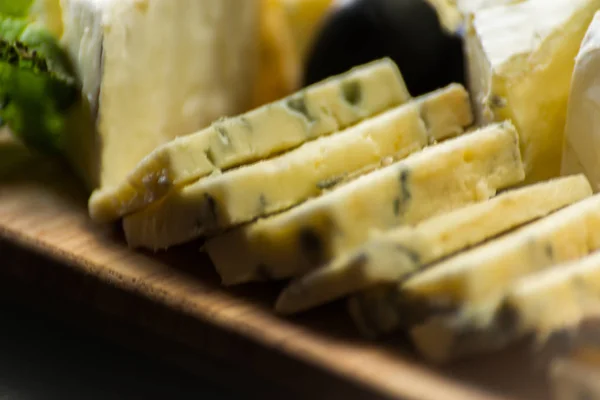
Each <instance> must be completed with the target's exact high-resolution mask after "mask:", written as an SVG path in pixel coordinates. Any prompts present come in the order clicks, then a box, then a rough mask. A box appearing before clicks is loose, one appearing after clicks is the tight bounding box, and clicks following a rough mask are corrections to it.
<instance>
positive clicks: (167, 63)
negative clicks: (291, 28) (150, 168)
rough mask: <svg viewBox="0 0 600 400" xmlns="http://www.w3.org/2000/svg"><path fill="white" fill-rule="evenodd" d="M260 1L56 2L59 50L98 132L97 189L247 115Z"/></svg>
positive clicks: (110, 0) (106, 186)
mask: <svg viewBox="0 0 600 400" xmlns="http://www.w3.org/2000/svg"><path fill="white" fill-rule="evenodd" d="M257 1H258V0H248V1H244V2H239V1H236V0H206V1H200V2H199V1H197V0H178V1H172V0H144V1H138V0H62V1H61V5H62V17H63V35H62V38H61V41H62V43H63V45H64V48H65V49H66V51H67V53H68V54H69V55H70V57H71V59H72V61H73V63H74V66H75V69H76V72H77V74H78V76H79V78H80V79H81V83H82V91H83V95H84V98H85V99H86V100H87V103H88V104H89V109H90V110H91V113H92V115H93V117H94V121H95V123H96V124H95V125H96V128H97V129H96V131H97V140H96V142H95V143H94V144H93V146H94V149H95V150H97V152H98V153H99V164H100V165H99V167H100V168H99V171H100V172H99V173H100V180H99V185H98V187H99V188H110V187H113V186H114V185H117V184H119V183H120V182H121V181H122V180H123V179H125V178H126V176H127V174H128V172H129V171H130V170H131V169H133V168H134V167H135V166H136V164H138V163H139V162H140V161H141V160H142V159H143V158H144V157H145V156H146V155H147V154H148V153H150V152H151V151H152V150H154V149H155V148H156V147H157V146H159V145H162V144H163V143H165V142H168V141H170V140H172V139H174V138H175V137H177V136H180V135H186V134H189V133H192V132H194V131H197V130H198V129H202V128H204V127H206V126H207V125H208V124H210V123H211V122H212V121H213V120H215V119H216V118H219V117H221V116H223V115H228V114H237V113H241V112H243V111H245V110H247V109H248V107H249V106H250V101H251V100H252V99H251V96H252V89H253V87H252V82H253V81H254V79H255V77H256V70H257V68H258V51H257V45H258V40H259V36H258V27H259V18H258V12H259V9H258V4H257ZM159 26H160V27H163V28H164V29H157V27H159ZM224 26H227V27H228V29H224V28H223V27H224ZM78 150H79V151H84V150H82V149H76V150H74V151H78Z"/></svg>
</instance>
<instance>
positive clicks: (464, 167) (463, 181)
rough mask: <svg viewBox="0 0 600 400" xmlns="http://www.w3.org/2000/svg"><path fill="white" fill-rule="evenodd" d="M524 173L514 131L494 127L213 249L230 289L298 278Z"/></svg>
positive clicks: (221, 240) (230, 236)
mask: <svg viewBox="0 0 600 400" xmlns="http://www.w3.org/2000/svg"><path fill="white" fill-rule="evenodd" d="M523 175H524V171H523V165H522V162H521V157H520V153H519V150H518V139H517V133H516V131H515V130H514V127H513V126H512V125H510V124H509V123H505V124H494V125H492V126H490V127H487V128H485V129H482V130H480V131H477V132H473V133H469V134H465V135H462V136H460V137H458V138H455V139H450V140H448V141H445V142H443V143H440V144H437V145H434V146H430V147H428V148H426V149H424V150H422V151H420V152H418V153H416V154H413V155H411V156H410V157H408V158H407V159H405V160H403V161H400V162H397V163H394V164H392V165H390V166H387V167H385V168H382V169H380V170H377V171H374V172H371V173H369V174H367V175H364V176H361V177H359V178H358V179H356V180H354V181H352V182H350V183H348V184H345V185H340V186H339V187H337V188H335V189H334V190H332V191H331V192H329V193H326V194H324V195H322V196H321V197H319V198H316V199H312V200H309V201H307V202H306V203H304V204H302V205H300V206H298V207H296V208H293V209H291V210H289V211H287V212H284V213H282V214H279V215H276V216H273V217H271V218H266V219H263V220H259V221H257V222H255V223H252V224H250V225H247V226H244V227H241V228H239V229H236V230H233V231H231V232H228V233H225V234H224V235H222V236H220V237H217V238H214V239H212V240H210V241H208V242H207V243H206V249H207V251H208V253H209V255H210V257H211V259H212V261H213V263H214V264H215V267H216V268H217V271H218V272H219V275H220V276H221V279H222V281H223V283H225V284H228V285H230V284H237V283H242V282H247V281H252V280H264V279H280V278H288V277H292V276H298V275H300V274H302V273H305V272H306V271H308V270H310V269H312V268H315V267H317V266H319V265H322V264H323V263H325V262H327V261H329V260H331V259H332V258H333V257H335V256H337V255H339V254H342V253H344V252H346V251H348V250H350V249H352V248H354V247H356V246H358V245H360V244H362V243H363V242H364V241H365V240H366V239H367V238H368V236H369V233H370V232H372V231H377V230H387V229H391V228H393V227H396V226H398V225H402V224H414V223H418V222H420V221H422V220H424V219H425V218H429V217H432V216H434V215H436V214H440V213H443V212H447V211H449V210H452V209H454V208H457V207H460V206H462V205H465V204H469V203H473V202H477V201H481V200H484V199H487V198H489V197H491V196H494V195H495V193H496V190H498V189H502V188H505V187H508V186H511V185H514V184H516V183H518V182H520V181H521V180H522V179H523ZM231 249H236V250H235V251H231Z"/></svg>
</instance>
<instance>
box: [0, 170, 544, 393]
mask: <svg viewBox="0 0 600 400" xmlns="http://www.w3.org/2000/svg"><path fill="white" fill-rule="evenodd" d="M19 170H20V172H19V174H13V175H11V178H10V179H9V178H6V177H5V178H2V180H0V282H2V283H3V285H0V290H3V289H2V287H4V288H5V289H4V290H5V291H7V290H8V291H10V290H9V289H10V288H15V287H23V288H24V289H23V290H20V289H19V290H12V292H14V295H15V296H17V295H19V293H28V294H27V296H34V295H35V294H36V293H40V290H42V288H43V290H45V291H47V292H51V293H54V294H56V295H60V296H61V297H64V299H66V301H64V302H63V303H62V304H63V305H62V306H57V307H58V308H60V307H64V306H65V305H67V306H68V307H70V308H72V310H71V313H70V314H65V315H69V317H68V318H71V320H72V322H78V321H80V320H81V321H85V320H88V321H89V320H93V321H94V322H96V323H100V322H101V321H104V318H108V319H109V320H111V321H113V322H114V321H121V322H122V323H124V324H126V325H128V326H135V327H136V328H138V329H139V331H140V332H148V334H150V333H152V334H156V335H157V337H158V338H159V340H158V341H159V342H162V343H163V344H169V345H172V346H177V350H173V349H174V348H175V347H170V349H171V350H166V351H165V350H164V348H167V347H162V348H161V349H160V350H161V351H159V346H158V345H156V344H152V345H150V344H148V345H144V344H142V343H144V342H143V341H142V340H141V339H139V340H138V339H137V337H133V338H130V339H132V340H129V343H132V344H138V345H139V346H138V347H142V349H143V350H144V351H146V352H148V353H150V354H153V353H156V354H159V353H160V355H161V356H165V357H169V356H174V355H175V352H178V354H179V358H180V359H183V358H185V359H186V361H185V364H186V365H187V366H188V367H189V368H191V369H194V368H195V367H194V357H198V356H199V355H200V354H203V355H209V356H210V357H212V358H213V359H214V360H215V363H216V364H215V365H222V366H223V368H221V369H220V370H221V373H218V374H217V373H214V374H213V375H215V377H216V378H217V379H221V380H224V381H225V382H229V383H230V384H235V385H237V386H239V385H241V386H242V387H243V386H244V385H248V388H249V390H250V387H251V385H252V383H253V382H254V383H256V382H257V380H256V379H264V380H265V381H268V382H271V383H272V384H273V388H275V387H280V388H282V391H283V392H286V391H287V392H286V393H289V394H290V395H288V396H287V397H290V396H291V394H294V395H298V398H307V397H309V396H310V397H312V398H348V399H352V398H369V399H376V398H416V399H432V400H439V399H460V400H468V399H501V398H506V399H509V398H510V399H528V400H530V399H536V398H540V399H542V398H548V393H547V392H546V390H545V385H544V379H543V376H544V373H543V369H542V368H539V367H536V366H535V365H534V363H532V362H531V360H530V358H529V357H527V356H528V351H526V350H525V351H524V349H526V348H524V347H523V346H525V344H522V345H521V346H518V345H517V346H515V347H514V348H512V349H510V350H509V351H505V352H503V353H501V354H497V355H494V356H489V357H482V358H478V359H474V360H469V361H468V362H467V361H465V362H461V363H457V364H454V365H450V366H448V367H445V368H444V369H434V368H432V367H430V366H428V365H426V364H423V363H421V362H420V361H419V360H418V358H417V357H414V356H412V355H411V353H410V351H409V350H408V348H407V347H406V346H405V345H404V344H403V343H402V341H401V340H394V341H392V340H386V341H382V342H377V343H374V342H368V341H365V340H362V339H360V337H359V336H358V335H357V333H356V331H355V329H354V327H353V326H352V324H351V323H350V321H349V319H348V317H347V314H346V312H345V309H344V307H343V304H333V305H331V306H328V307H324V308H322V309H319V310H316V311H315V312H311V313H307V314H306V315H303V316H301V317H295V318H289V319H285V318H281V317H278V316H276V315H274V314H273V313H272V311H271V307H272V304H273V301H274V299H275V297H276V294H277V290H278V289H279V287H277V286H276V285H249V286H245V287H240V288H234V289H225V288H222V287H220V286H219V280H218V277H217V276H216V274H215V273H214V271H213V269H212V267H211V265H210V262H209V261H208V260H207V259H206V258H205V256H204V255H202V254H201V253H200V252H199V250H198V248H199V244H198V243H191V244H189V245H186V246H183V247H181V248H177V249H173V250H171V251H169V252H167V253H163V254H156V255H154V254H148V253H141V252H134V251H132V250H130V249H128V248H127V246H126V245H125V243H124V240H123V238H122V235H121V232H120V230H119V229H118V227H115V226H97V225H94V224H93V223H92V222H91V221H90V220H89V219H88V218H87V213H86V197H85V195H84V194H83V193H82V192H81V191H80V190H79V189H78V187H77V185H76V184H75V182H74V180H73V179H72V177H71V175H70V174H69V173H68V172H66V170H65V169H63V168H62V167H60V166H58V165H55V164H53V163H51V162H49V161H45V160H35V161H31V162H29V163H28V164H23V165H21V167H20V168H19ZM13 282H14V285H17V284H18V285H21V286H13ZM27 288H29V289H30V290H26V289H27ZM32 298H36V297H35V296H34V297H32ZM35 301H36V302H38V304H39V306H40V308H43V307H47V306H48V304H46V301H44V300H43V299H42V297H40V298H39V299H37V300H35ZM73 310H74V311H73ZM101 325H102V324H101ZM103 326H104V327H105V328H106V327H108V326H112V325H111V323H110V322H106V323H104V325H103ZM99 329H100V328H99ZM102 330H103V331H104V329H102ZM109 331H110V329H107V330H106V332H109ZM108 334H109V335H112V336H114V337H115V339H122V338H123V331H121V333H118V332H116V331H114V332H113V331H110V332H109V333H108ZM153 343H156V341H154V342H153ZM215 368H217V367H215ZM234 370H236V371H237V372H236V375H234V372H233V371H234ZM197 372H198V373H206V372H207V371H206V370H204V371H197ZM233 376H237V377H246V378H248V379H245V380H243V379H242V380H238V378H235V383H234V382H232V381H231V380H232V379H234V378H232V377H233ZM250 377H257V378H250ZM239 379H241V378H239ZM256 386H261V387H262V388H263V389H264V385H256ZM273 393H274V391H273V392H271V394H272V395H273ZM267 397H268V394H267ZM277 397H281V396H276V395H273V398H277Z"/></svg>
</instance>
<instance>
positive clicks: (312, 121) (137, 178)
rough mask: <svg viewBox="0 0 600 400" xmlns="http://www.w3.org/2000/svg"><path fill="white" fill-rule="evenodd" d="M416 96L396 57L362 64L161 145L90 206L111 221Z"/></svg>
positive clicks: (94, 216) (99, 193) (95, 215)
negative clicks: (204, 179)
mask: <svg viewBox="0 0 600 400" xmlns="http://www.w3.org/2000/svg"><path fill="white" fill-rule="evenodd" d="M408 100H410V95H409V93H408V91H407V89H406V86H405V84H404V80H403V79H402V76H401V74H400V72H399V71H398V68H397V67H396V65H395V64H394V63H393V61H391V60H390V59H383V60H379V61H375V62H372V63H369V64H367V65H363V66H360V67H356V68H354V69H352V70H350V71H348V72H347V73H345V74H342V75H340V76H336V77H331V78H328V79H327V80H325V81H323V82H320V83H316V84H314V85H312V86H310V87H308V88H305V89H303V90H302V91H300V92H298V93H295V94H293V95H291V96H289V97H287V98H285V99H282V100H281V101H278V102H275V103H270V104H267V105H265V106H262V107H259V108H257V109H254V110H252V111H249V112H248V113H245V114H243V115H241V116H237V117H232V118H226V119H223V120H219V121H217V122H215V123H213V124H212V125H211V126H210V127H208V128H206V129H204V130H202V131H200V132H197V133H195V134H191V135H187V136H182V137H179V138H176V139H175V140H173V141H171V142H169V143H167V144H165V145H163V146H160V147H158V148H157V149H155V150H154V151H153V152H152V153H150V154H149V155H148V156H146V157H145V158H144V160H142V161H141V162H140V163H139V164H138V165H137V167H136V168H135V169H134V170H133V171H131V172H130V173H129V175H128V177H127V179H126V180H123V181H122V182H121V183H119V184H117V185H115V186H112V187H107V188H104V189H102V190H99V191H96V192H94V193H93V194H92V196H91V198H90V201H89V212H90V216H91V217H92V219H94V220H96V221H112V220H115V219H118V218H119V217H122V216H124V215H127V214H129V213H132V212H135V211H138V210H141V209H142V208H144V207H145V206H147V205H149V204H152V203H153V202H156V201H158V200H159V199H161V198H162V197H164V196H165V195H167V194H168V193H169V192H170V191H171V190H173V189H174V188H178V187H182V186H184V185H185V184H188V183H191V182H194V181H196V180H198V179H199V178H201V177H204V176H207V175H210V174H211V173H215V172H219V171H220V170H225V169H229V168H233V167H236V166H239V165H242V164H245V163H250V162H252V161H256V160H259V159H263V158H266V157H269V156H271V155H273V154H277V153H279V152H283V151H285V150H289V149H291V148H294V147H296V146H298V145H300V144H302V143H304V142H306V141H309V140H312V139H315V138H317V137H319V136H324V135H328V134H330V133H333V132H335V131H338V130H340V129H343V128H346V127H348V126H350V125H353V124H355V123H357V122H359V121H360V120H363V119H366V118H369V117H371V116H373V115H375V114H378V113H380V112H382V111H385V110H386V109H388V108H391V107H394V106H398V105H401V104H403V103H405V102H407V101H408Z"/></svg>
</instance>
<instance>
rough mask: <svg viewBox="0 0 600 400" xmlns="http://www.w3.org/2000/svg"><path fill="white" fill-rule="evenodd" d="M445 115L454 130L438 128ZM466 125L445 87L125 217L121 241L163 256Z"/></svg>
mask: <svg viewBox="0 0 600 400" xmlns="http://www.w3.org/2000/svg"><path fill="white" fill-rule="evenodd" d="M440 104H441V105H444V106H445V110H444V112H440V114H439V115H440V117H441V118H440V119H441V121H440V122H442V124H440V123H438V122H437V121H436V118H437V114H436V113H433V114H432V113H431V111H434V112H435V111H437V109H438V107H439V106H440ZM448 114H450V115H452V116H454V119H455V120H454V121H453V122H454V123H453V124H451V125H444V124H443V123H445V122H447V119H448V118H447V117H448ZM421 116H423V118H422V117H421ZM425 120H427V122H428V123H429V125H427V123H426V122H425ZM471 121H472V119H471V113H470V106H469V100H468V95H467V93H466V91H465V90H464V89H463V88H462V86H460V85H451V86H450V87H448V88H447V89H442V90H439V91H437V92H434V93H432V94H430V95H428V96H425V97H423V98H420V99H419V100H415V101H412V102H410V103H408V104H405V105H403V106H399V107H397V108H395V109H392V110H389V111H387V112H385V113H383V114H381V115H378V116H376V117H373V118H370V119H368V120H366V121H363V122H361V123H359V124H357V125H355V126H353V127H350V128H348V129H346V130H344V131H342V132H340V133H338V134H336V135H332V136H327V137H321V138H319V139H317V140H314V141H310V142H308V143H305V144H304V145H302V146H301V147H299V148H296V149H294V150H292V151H290V152H287V153H284V154H282V155H280V156H278V157H275V158H271V159H268V160H264V161H261V162H258V163H256V164H252V165H248V166H244V167H241V168H238V169H235V170H232V171H229V172H226V173H224V174H222V175H219V176H215V177H211V178H207V179H202V180H200V181H198V182H196V183H194V184H192V185H188V186H186V187H184V188H183V189H181V190H177V191H173V192H172V193H171V194H170V195H168V196H166V197H165V198H164V199H163V200H162V201H161V202H160V203H159V204H157V205H156V206H153V207H151V208H149V209H147V210H142V211H140V212H138V213H135V214H132V215H129V216H127V217H125V219H124V224H123V226H124V227H125V234H126V238H127V241H128V243H129V245H130V246H134V247H138V246H142V247H149V248H152V249H160V248H167V247H169V246H172V245H175V244H180V243H183V242H186V241H188V240H191V239H193V238H195V237H198V236H202V235H206V234H211V233H213V232H215V231H220V230H223V229H226V228H229V227H231V226H235V225H239V224H242V223H244V222H248V221H252V220H254V219H256V218H257V217H264V216H268V215H271V214H273V213H276V212H278V211H282V210H285V209H289V208H290V207H292V206H295V205H297V204H299V203H302V202H303V201H305V200H307V199H309V198H312V197H316V196H318V195H319V194H321V193H322V192H323V191H324V190H326V189H328V188H330V187H331V186H334V185H335V183H336V182H337V181H341V180H344V179H349V178H351V177H352V176H357V175H360V174H362V173H364V172H366V171H369V170H372V169H375V168H376V167H377V166H378V165H379V164H380V163H381V162H382V160H383V159H389V160H390V161H393V160H398V159H402V158H404V157H406V156H407V155H409V154H410V153H413V152H415V151H417V150H419V149H421V148H423V147H425V146H426V145H427V144H429V143H430V142H433V141H435V140H436V139H442V138H445V137H446V136H448V134H456V133H461V132H463V127H465V126H468V125H469V124H470V123H471ZM427 126H430V129H431V130H428V129H427ZM207 203H210V207H206V206H205V205H206V204H207ZM205 211H208V212H205Z"/></svg>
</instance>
